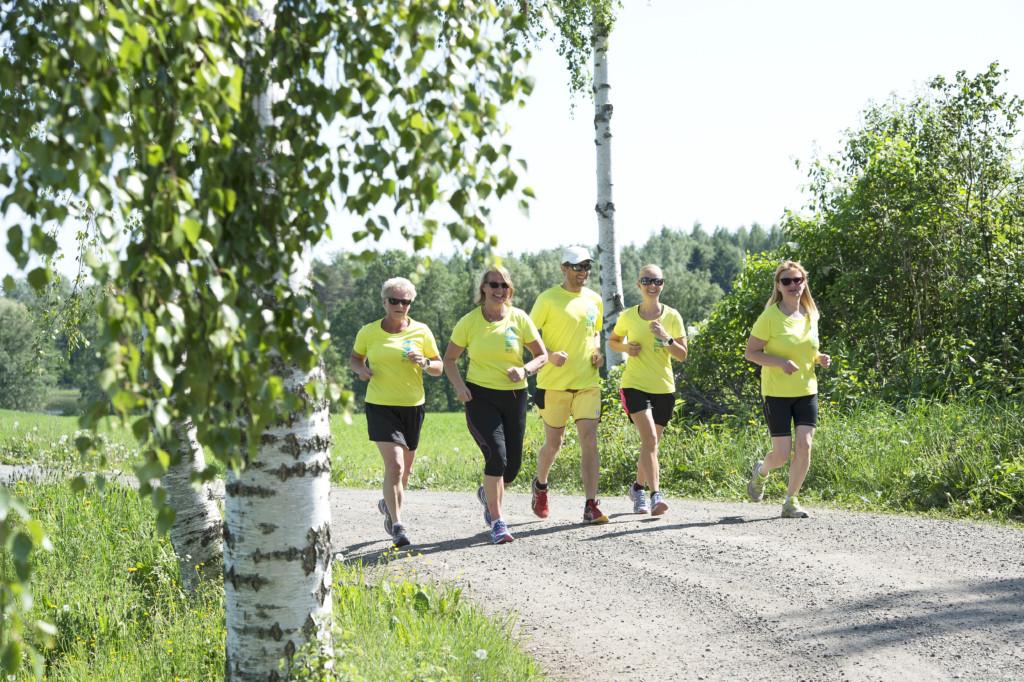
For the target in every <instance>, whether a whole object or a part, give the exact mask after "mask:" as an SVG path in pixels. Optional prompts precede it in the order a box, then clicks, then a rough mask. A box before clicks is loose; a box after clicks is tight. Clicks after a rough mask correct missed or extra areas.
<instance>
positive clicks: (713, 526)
mask: <svg viewBox="0 0 1024 682" xmlns="http://www.w3.org/2000/svg"><path fill="white" fill-rule="evenodd" d="M377 497H378V494H377V493H375V492H371V491H365V490H335V491H334V495H333V498H332V505H333V509H334V519H335V524H336V527H335V530H334V538H335V543H336V548H337V549H338V550H340V551H342V552H344V554H345V556H346V557H347V558H349V559H360V558H362V559H364V560H366V561H369V562H372V561H373V560H375V559H376V558H377V557H378V556H379V555H380V552H381V551H382V550H384V549H386V548H387V547H388V546H389V545H388V544H387V543H385V541H384V539H385V536H384V532H383V528H382V523H381V519H382V517H381V516H379V515H378V514H377V512H376V499H377ZM551 502H552V514H551V518H549V519H546V520H543V521H541V520H538V519H536V518H535V517H533V516H532V515H531V514H530V510H529V499H528V497H526V496H522V495H509V496H508V504H507V511H506V518H508V519H509V521H510V523H511V530H512V532H513V534H514V535H515V536H516V538H517V540H516V542H514V543H512V544H509V545H504V546H500V547H495V546H492V545H490V544H489V540H488V537H487V534H486V531H485V528H484V524H483V520H482V515H481V513H480V512H481V507H480V506H479V504H478V503H477V502H476V500H475V498H474V496H473V495H472V494H467V493H430V492H416V491H414V492H412V493H410V494H409V495H408V500H407V512H406V514H405V517H406V518H405V519H404V520H405V523H406V525H407V526H408V528H409V530H410V536H411V538H412V539H413V542H414V543H415V550H416V553H415V554H412V555H409V556H407V557H404V558H402V559H400V560H398V561H394V562H392V563H390V564H389V565H388V568H387V570H391V571H402V572H415V573H417V574H418V575H419V576H421V577H428V578H433V579H441V580H447V581H453V582H456V583H458V584H460V585H462V586H464V587H465V588H466V590H467V592H468V593H469V595H470V596H471V597H473V599H474V600H475V601H476V602H477V603H479V604H480V605H481V606H483V608H484V609H485V610H487V611H488V612H491V613H494V614H501V613H515V614H517V615H518V619H519V627H520V630H521V635H522V637H523V639H524V641H525V645H526V648H527V650H528V651H530V652H531V653H532V654H533V655H535V656H536V657H537V659H538V660H539V661H540V662H541V664H542V665H543V666H544V668H545V669H546V670H547V671H548V672H549V673H550V674H551V676H552V677H553V678H554V679H558V680H635V681H641V680H656V681H659V682H665V681H668V680H761V679H765V680H767V679H773V680H778V679H789V680H913V679H928V680H945V679H965V680H1020V679H1024V644H1022V642H1024V531H1021V530H1017V529H1008V528H1000V527H996V526H990V525H984V524H974V523H961V522H951V521H935V520H926V519H917V518H906V517H898V516H882V515H875V514H861V513H852V512H840V511H829V510H814V511H815V518H813V519H809V520H784V519H780V518H778V517H777V513H778V505H775V504H767V503H766V504H762V505H754V504H723V503H710V502H692V501H681V500H671V504H672V508H671V509H670V511H669V513H668V514H667V515H666V516H665V517H662V518H661V519H657V520H655V519H652V518H651V517H642V516H634V515H633V514H632V513H631V512H632V506H631V505H630V503H629V502H628V500H626V499H625V498H624V497H622V498H608V499H605V501H604V504H603V505H602V508H603V509H604V511H605V512H606V513H608V514H609V515H610V516H611V523H609V524H607V525H604V526H584V525H581V524H579V523H578V520H579V517H580V514H581V512H582V501H581V500H580V499H579V498H576V497H560V496H558V495H553V496H552V498H551Z"/></svg>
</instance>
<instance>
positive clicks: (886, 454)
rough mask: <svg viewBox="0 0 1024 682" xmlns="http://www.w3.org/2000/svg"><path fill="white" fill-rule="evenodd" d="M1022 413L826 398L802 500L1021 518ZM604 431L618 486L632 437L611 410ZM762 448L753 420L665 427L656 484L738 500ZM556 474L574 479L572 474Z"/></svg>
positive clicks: (612, 486)
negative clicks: (845, 406)
mask: <svg viewBox="0 0 1024 682" xmlns="http://www.w3.org/2000/svg"><path fill="white" fill-rule="evenodd" d="M1022 415H1024V408H1022V405H1021V404H1020V403H1011V402H998V401H983V400H974V401H966V402H952V403H934V402H925V401H912V402H910V403H908V404H907V405H905V406H903V407H893V406H890V405H886V404H882V403H877V404H873V405H860V406H858V407H857V408H856V409H855V410H850V411H842V410H841V409H839V406H838V405H834V404H833V405H823V406H822V409H821V415H820V419H819V424H818V430H817V433H816V435H815V439H814V450H813V454H812V462H811V469H810V472H809V474H808V476H807V480H806V482H805V484H804V489H803V492H802V493H801V497H802V498H806V499H807V500H816V501H822V502H827V503H830V504H835V505H839V506H845V507H851V508H857V509H868V510H876V511H915V512H920V511H929V512H940V513H942V514H947V515H952V516H957V517H973V518H997V519H1001V520H1007V519H1010V520H1017V521H1022V520H1024V419H1022ZM601 428H602V432H601V457H602V462H601V469H602V487H603V488H605V489H606V490H609V491H616V492H617V491H619V490H625V487H626V486H627V485H628V484H629V482H630V481H632V479H633V475H634V466H635V457H636V452H637V449H638V447H639V441H638V440H637V438H636V436H635V434H634V433H633V432H632V431H631V430H630V428H629V426H628V424H627V423H626V422H625V418H624V417H623V416H621V415H620V414H615V415H609V418H608V419H606V420H605V422H604V423H603V424H602V427H601ZM769 449H770V441H769V438H768V435H767V433H766V430H765V427H764V425H763V424H762V421H761V420H760V419H759V418H751V419H749V420H748V421H745V422H740V421H734V422H732V423H728V424H710V425H708V424H703V425H685V424H678V423H675V424H672V425H670V426H669V428H668V430H667V431H666V434H665V438H664V440H663V442H662V444H661V448H660V461H661V477H662V488H663V489H665V490H668V491H670V492H672V493H673V494H677V495H685V496H692V497H704V498H718V499H733V500H735V499H742V498H744V497H745V495H746V481H747V475H748V472H749V470H750V465H751V464H752V462H753V461H754V460H755V459H759V458H761V457H763V456H764V455H765V454H766V453H767V452H768V450H769ZM557 466H564V463H559V464H556V467H557ZM561 471H562V472H563V473H564V474H565V475H566V478H571V475H572V473H573V472H571V471H566V470H565V469H564V468H563V469H562V470H561ZM555 473H556V474H557V473H559V471H556V472H555ZM784 494H785V475H784V474H782V475H780V474H778V473H776V474H773V475H772V477H771V479H770V480H769V483H768V486H767V488H766V497H767V499H769V500H773V499H775V500H779V501H780V502H781V499H782V497H783V496H784Z"/></svg>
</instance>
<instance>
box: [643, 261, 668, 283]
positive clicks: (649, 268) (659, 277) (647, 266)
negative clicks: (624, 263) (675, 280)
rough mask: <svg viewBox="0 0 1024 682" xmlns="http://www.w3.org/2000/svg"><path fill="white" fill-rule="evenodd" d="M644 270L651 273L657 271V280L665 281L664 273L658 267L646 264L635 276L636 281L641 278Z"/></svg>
mask: <svg viewBox="0 0 1024 682" xmlns="http://www.w3.org/2000/svg"><path fill="white" fill-rule="evenodd" d="M644 270H650V271H651V272H654V271H657V272H658V279H665V271H664V270H662V269H661V266H660V265H655V264H654V263H648V264H647V265H645V266H643V267H642V268H640V271H639V272H638V273H637V275H636V278H637V279H640V278H641V277H643V272H644Z"/></svg>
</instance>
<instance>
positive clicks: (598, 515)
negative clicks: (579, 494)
mask: <svg viewBox="0 0 1024 682" xmlns="http://www.w3.org/2000/svg"><path fill="white" fill-rule="evenodd" d="M598 502H600V500H587V501H586V503H585V504H584V505H583V522H584V523H608V516H607V515H606V514H605V513H604V512H602V511H601V510H600V509H599V508H598V506H597V504H598Z"/></svg>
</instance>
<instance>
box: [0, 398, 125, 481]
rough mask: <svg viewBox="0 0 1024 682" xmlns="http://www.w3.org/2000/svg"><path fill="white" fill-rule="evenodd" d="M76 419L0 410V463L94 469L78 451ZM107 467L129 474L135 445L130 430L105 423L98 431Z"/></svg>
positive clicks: (93, 465) (111, 423)
mask: <svg viewBox="0 0 1024 682" xmlns="http://www.w3.org/2000/svg"><path fill="white" fill-rule="evenodd" d="M78 432H79V429H78V418H77V417H60V416H55V415H49V414H41V413H37V412H15V411H12V410H0V464H37V465H39V466H43V467H47V468H52V469H67V468H78V469H80V468H82V467H85V468H90V469H91V468H94V467H95V466H96V463H95V462H81V459H80V457H79V454H78V450H77V449H76V448H75V435H76V434H77V433H78ZM99 437H100V442H101V443H102V450H103V453H104V455H105V456H106V459H107V461H106V467H107V468H113V469H121V470H124V471H130V470H131V466H132V464H134V463H135V462H136V459H137V458H136V454H135V453H136V452H137V449H136V443H135V438H134V436H132V433H131V431H130V430H128V429H127V428H121V427H120V426H118V425H117V423H116V422H114V421H108V422H104V423H102V424H101V426H100V431H99Z"/></svg>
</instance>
